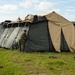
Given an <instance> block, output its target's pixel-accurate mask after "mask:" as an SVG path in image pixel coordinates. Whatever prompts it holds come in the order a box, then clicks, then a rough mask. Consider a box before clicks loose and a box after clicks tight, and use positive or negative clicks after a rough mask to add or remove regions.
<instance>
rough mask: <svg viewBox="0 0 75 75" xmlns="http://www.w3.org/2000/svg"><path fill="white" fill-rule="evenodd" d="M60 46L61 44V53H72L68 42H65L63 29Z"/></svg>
mask: <svg viewBox="0 0 75 75" xmlns="http://www.w3.org/2000/svg"><path fill="white" fill-rule="evenodd" d="M60 44H61V45H60V50H61V52H69V51H70V50H69V47H68V45H67V42H66V40H65V38H64V35H63V31H62V29H61V43H60Z"/></svg>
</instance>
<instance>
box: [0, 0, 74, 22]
mask: <svg viewBox="0 0 75 75" xmlns="http://www.w3.org/2000/svg"><path fill="white" fill-rule="evenodd" d="M52 11H56V12H57V13H58V14H60V15H62V16H64V17H65V18H66V19H68V20H70V21H75V0H0V22H2V21H5V20H15V19H17V18H18V17H25V16H26V15H27V14H46V13H50V12H52Z"/></svg>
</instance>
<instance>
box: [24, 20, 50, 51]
mask: <svg viewBox="0 0 75 75" xmlns="http://www.w3.org/2000/svg"><path fill="white" fill-rule="evenodd" d="M48 36H49V35H48V22H47V21H42V22H38V23H34V24H31V26H30V29H29V34H28V36H27V41H26V44H25V50H26V51H49V37H48Z"/></svg>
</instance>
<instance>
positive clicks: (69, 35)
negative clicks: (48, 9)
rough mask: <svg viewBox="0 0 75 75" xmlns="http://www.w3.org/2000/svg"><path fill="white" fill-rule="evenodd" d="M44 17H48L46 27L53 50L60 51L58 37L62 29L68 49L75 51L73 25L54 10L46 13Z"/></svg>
mask: <svg viewBox="0 0 75 75" xmlns="http://www.w3.org/2000/svg"><path fill="white" fill-rule="evenodd" d="M46 18H47V19H48V28H49V32H50V35H51V39H52V43H53V45H54V48H55V50H56V51H58V52H60V51H61V50H60V42H61V41H60V40H61V39H60V37H61V30H62V32H63V34H64V37H65V40H66V42H67V45H68V47H69V49H70V51H71V52H75V37H74V35H75V33H74V25H73V24H72V23H71V22H70V21H68V20H67V19H65V18H63V17H62V16H60V15H58V14H57V13H55V12H54V11H53V12H52V13H50V14H48V15H46Z"/></svg>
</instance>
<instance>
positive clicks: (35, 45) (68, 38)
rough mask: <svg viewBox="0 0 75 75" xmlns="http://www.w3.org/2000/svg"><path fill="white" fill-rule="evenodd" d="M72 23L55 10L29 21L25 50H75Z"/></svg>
mask: <svg viewBox="0 0 75 75" xmlns="http://www.w3.org/2000/svg"><path fill="white" fill-rule="evenodd" d="M74 34H75V33H74V25H73V24H72V22H70V21H68V20H67V19H65V18H64V17H62V16H60V15H59V14H57V13H56V12H54V11H53V12H52V13H50V14H48V15H45V16H42V17H41V18H40V20H39V19H38V21H36V22H35V23H31V25H30V29H29V33H28V36H27V41H26V44H25V50H26V51H57V52H62V51H70V52H75V38H74Z"/></svg>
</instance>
